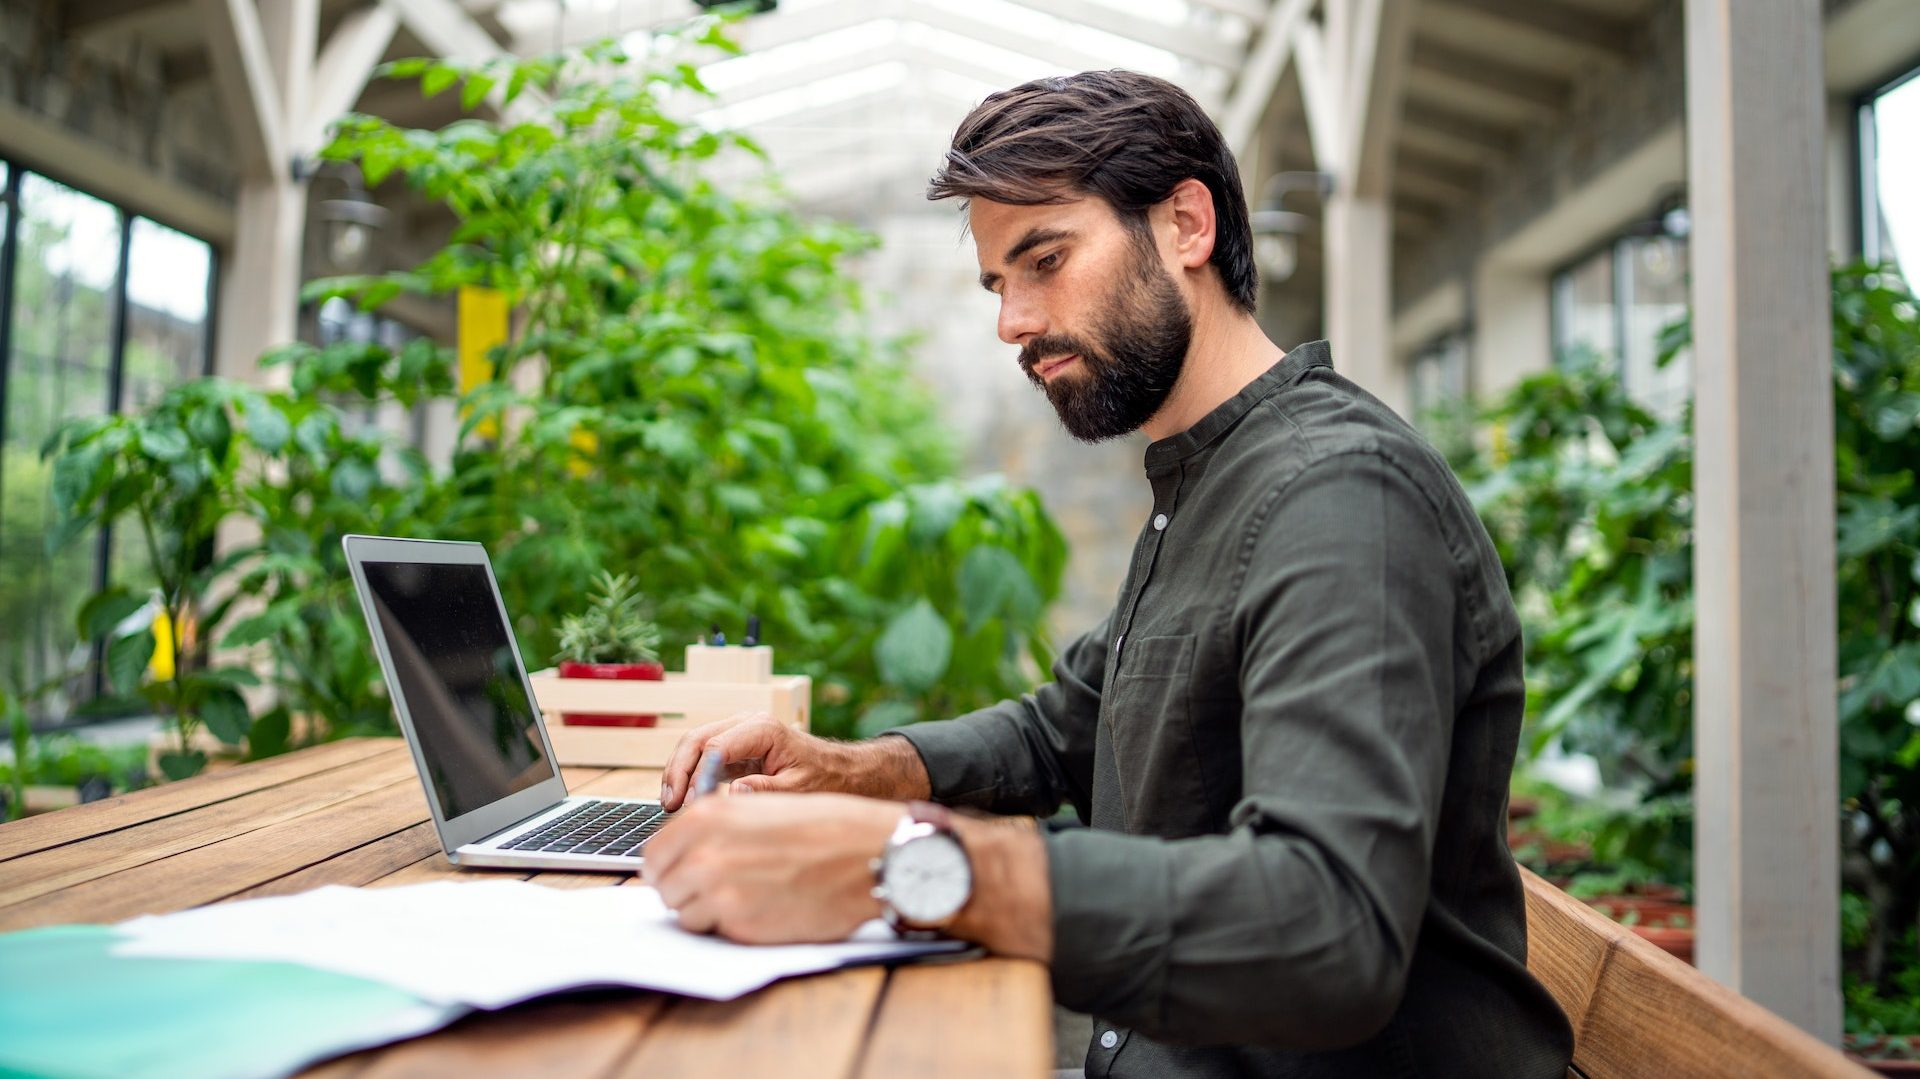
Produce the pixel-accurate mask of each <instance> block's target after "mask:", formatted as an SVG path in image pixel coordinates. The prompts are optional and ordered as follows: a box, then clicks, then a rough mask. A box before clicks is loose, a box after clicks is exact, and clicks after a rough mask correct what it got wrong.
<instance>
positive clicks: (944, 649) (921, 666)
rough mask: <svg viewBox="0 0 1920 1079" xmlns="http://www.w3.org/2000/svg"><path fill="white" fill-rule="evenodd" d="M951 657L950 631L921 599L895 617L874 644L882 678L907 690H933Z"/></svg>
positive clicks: (874, 651)
mask: <svg viewBox="0 0 1920 1079" xmlns="http://www.w3.org/2000/svg"><path fill="white" fill-rule="evenodd" d="M952 656H953V630H951V629H949V628H948V627H947V623H946V620H945V619H943V618H941V617H940V612H938V611H936V610H934V609H933V604H931V603H928V602H927V601H926V600H924V599H923V600H921V601H919V602H918V603H915V604H914V605H913V606H911V607H908V608H907V609H906V610H904V611H902V612H900V613H899V614H898V615H896V616H894V619H893V621H891V622H889V623H887V628H886V630H885V631H884V632H883V633H881V634H880V639H879V640H878V641H875V642H874V645H873V661H874V663H875V665H876V666H878V667H879V669H880V678H881V680H882V681H884V682H886V683H887V684H888V685H890V686H894V687H896V688H898V689H900V690H902V691H904V692H906V693H925V692H926V691H927V690H929V689H932V688H933V686H934V684H935V683H936V682H938V681H940V676H941V675H944V674H946V673H947V662H948V660H949V659H951V658H952Z"/></svg>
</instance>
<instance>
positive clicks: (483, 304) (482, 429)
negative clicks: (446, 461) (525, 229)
mask: <svg viewBox="0 0 1920 1079" xmlns="http://www.w3.org/2000/svg"><path fill="white" fill-rule="evenodd" d="M459 303H460V318H459V322H460V343H459V344H460V392H461V393H466V392H468V391H470V390H472V389H473V388H474V387H476V386H479V385H481V384H483V383H485V382H487V381H489V380H491V379H492V378H493V361H492V360H491V359H490V358H488V356H487V354H488V353H489V352H491V351H493V349H494V348H495V347H496V346H498V345H504V344H506V343H507V294H506V293H504V292H501V291H500V290H499V289H492V288H482V287H481V286H479V285H461V286H460V301H459ZM474 431H475V433H477V434H478V435H479V436H480V437H481V438H499V437H500V424H499V421H498V420H497V419H495V418H494V417H491V416H489V417H487V418H486V419H485V420H483V421H481V423H480V425H479V426H478V427H476V428H474Z"/></svg>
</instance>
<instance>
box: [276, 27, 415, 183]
mask: <svg viewBox="0 0 1920 1079" xmlns="http://www.w3.org/2000/svg"><path fill="white" fill-rule="evenodd" d="M399 27H400V17H399V16H398V15H395V14H394V13H393V9H392V8H390V7H388V6H386V5H385V4H383V3H375V4H373V5H372V6H370V7H365V8H362V9H360V10H359V11H355V12H353V13H351V14H349V15H348V16H347V17H346V18H345V19H344V20H342V21H341V23H340V25H339V27H338V28H336V29H335V30H334V32H333V37H332V38H330V39H329V40H328V41H327V46H326V48H325V49H323V50H322V51H321V53H320V60H319V62H318V63H317V64H315V65H314V75H313V96H312V99H311V100H310V101H309V102H308V105H307V109H306V114H305V115H304V116H303V117H301V120H300V123H299V125H298V126H297V127H296V128H295V135H294V152H295V153H298V154H302V155H305V154H312V153H314V152H316V151H318V150H319V148H320V147H321V145H322V144H323V143H325V141H326V138H327V126H328V125H329V124H331V123H333V122H334V121H335V120H337V119H339V118H340V117H341V116H342V115H343V114H345V113H347V112H348V111H350V110H351V109H352V108H353V105H354V102H356V101H358V100H360V95H361V93H363V92H364V91H365V90H366V88H367V80H368V79H370V78H371V77H372V76H373V69H374V68H375V67H377V66H379V64H380V58H381V57H382V56H385V55H386V52H387V46H388V45H390V44H392V42H393V35H394V31H396V30H398V29H399Z"/></svg>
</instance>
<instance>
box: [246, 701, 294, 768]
mask: <svg viewBox="0 0 1920 1079" xmlns="http://www.w3.org/2000/svg"><path fill="white" fill-rule="evenodd" d="M291 735H292V717H291V716H290V714H289V713H288V712H287V710H286V709H285V708H275V709H272V710H270V711H268V712H266V713H265V714H263V715H262V716H261V717H260V718H259V719H256V720H254V721H253V726H252V727H251V728H249V729H248V731H247V758H248V759H249V760H259V759H261V758H262V757H273V756H278V755H279V754H282V753H285V752H286V751H287V742H288V740H289V738H290V737H291Z"/></svg>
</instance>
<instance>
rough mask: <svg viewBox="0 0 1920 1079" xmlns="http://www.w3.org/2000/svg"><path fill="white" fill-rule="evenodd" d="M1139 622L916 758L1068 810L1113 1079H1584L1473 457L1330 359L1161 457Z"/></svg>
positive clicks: (1084, 955) (1085, 941) (1075, 953)
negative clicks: (1445, 454)
mask: <svg viewBox="0 0 1920 1079" xmlns="http://www.w3.org/2000/svg"><path fill="white" fill-rule="evenodd" d="M1146 471H1147V479H1148V481H1149V482H1150V483H1151V484H1152V487H1153V511H1152V516H1151V517H1150V518H1149V519H1148V521H1147V522H1146V525H1145V527H1144V528H1143V529H1142V530H1141V532H1140V538H1139V541H1138V542H1137V543H1136V544H1135V546H1134V553H1133V560H1132V564H1131V567H1130V569H1129V571H1128V574H1127V578H1126V582H1125V584H1124V585H1123V586H1122V588H1121V592H1120V599H1119V603H1118V604H1117V605H1116V606H1115V607H1114V610H1113V613H1112V614H1111V615H1109V616H1108V618H1107V620H1106V621H1105V622H1103V623H1102V624H1101V625H1100V626H1099V627H1098V628H1097V629H1095V630H1093V632H1091V633H1089V634H1087V635H1086V636H1084V637H1082V638H1080V639H1079V640H1077V641H1075V642H1074V643H1073V644H1072V645H1070V646H1068V647H1067V648H1066V649H1065V650H1064V652H1063V653H1062V654H1061V656H1060V659H1059V662H1058V663H1057V664H1056V665H1055V667H1054V672H1053V673H1054V681H1053V682H1051V683H1049V684H1047V685H1045V686H1042V687H1041V688H1040V689H1038V690H1036V691H1035V692H1033V693H1032V694H1029V695H1028V696H1026V697H1023V698H1021V699H1020V700H1018V701H1006V702H1002V703H1001V704H998V705H995V706H993V707H991V708H987V709H983V710H981V711H979V712H974V713H972V714H970V715H966V716H963V717H961V718H959V719H953V720H948V721H946V722H941V723H929V724H922V725H919V726H916V727H912V728H908V729H906V730H904V731H901V732H900V733H901V734H902V735H903V736H904V737H906V738H908V739H909V740H911V741H912V743H913V744H914V746H915V747H916V748H917V749H918V750H919V752H920V755H921V757H922V758H923V759H924V760H925V762H926V766H927V772H928V775H929V776H930V777H931V778H932V781H933V792H934V796H935V797H936V798H937V799H940V800H941V801H944V802H948V803H952V804H958V805H969V806H977V807H980V808H984V809H987V810H990V811H992V812H996V813H1023V814H1037V815H1047V814H1050V813H1053V812H1054V811H1055V810H1056V809H1058V808H1059V807H1060V806H1061V805H1063V804H1071V805H1072V806H1073V807H1074V809H1075V810H1077V811H1078V813H1079V816H1080V819H1081V820H1082V821H1083V822H1085V823H1087V824H1090V825H1091V827H1090V828H1066V829H1061V830H1057V831H1053V832H1050V833H1049V834H1048V835H1047V839H1046V843H1047V855H1048V860H1049V870H1048V872H1049V876H1050V878H1051V884H1052V892H1053V922H1054V924H1053V929H1054V958H1053V968H1052V970H1053V974H1052V977H1053V989H1054V995H1055V997H1056V998H1057V999H1058V1000H1059V1001H1060V1003H1062V1004H1064V1005H1066V1006H1067V1007H1070V1008H1073V1009H1075V1010H1078V1011H1084V1012H1088V1013H1091V1014H1092V1015H1093V1016H1095V1026H1094V1036H1093V1042H1092V1045H1091V1046H1090V1047H1089V1048H1088V1051H1087V1074H1088V1075H1089V1076H1107V1075H1116V1076H1156V1077H1157V1076H1243V1075H1244V1076H1252V1075H1260V1076H1319V1075H1329V1076H1331V1075H1340V1076H1348V1075H1353V1076H1398V1075H1423V1076H1451V1075H1461V1076H1465V1075H1489V1076H1491V1075H1499V1076H1564V1075H1565V1074H1566V1069H1567V1063H1568V1060H1569V1058H1570V1056H1571V1049H1572V1035H1571V1032H1570V1030H1569V1028H1568V1025H1567V1021H1566V1019H1565V1017H1564V1016H1563V1015H1562V1014H1561V1012H1560V1009H1559V1008H1558V1007H1557V1006H1556V1004H1555V1003H1554V1001H1553V998H1552V997H1551V996H1549V995H1548V994H1547V992H1546V990H1545V989H1543V988H1542V987H1541V986H1540V984H1539V983H1538V982H1537V981H1535V980H1534V978H1533V977H1532V976H1531V975H1530V974H1529V973H1528V972H1527V967H1526V918H1525V903H1524V900H1523V898H1522V893H1521V887H1520V879H1519V875H1518V872H1517V871H1516V870H1515V868H1514V863H1513V859H1512V857H1511V855H1510V854H1509V853H1508V851H1507V845H1506V831H1505V825H1506V797H1507V785H1508V781H1509V778H1510V775H1511V773H1512V770H1513V761H1514V752H1515V748H1516V745H1517V742H1518V738H1519V732H1520V719H1521V713H1522V706H1523V701H1524V687H1523V685H1522V681H1521V643H1520V627H1519V622H1518V619H1517V618H1516V616H1515V614H1514V609H1513V601H1512V599H1511V597H1510V596H1509V595H1508V592H1507V584H1506V579H1505V576H1504V575H1503V573H1502V571H1501V567H1500V561H1499V559H1498V557H1497V556H1496V555H1495V552H1494V549H1493V546H1492V544H1491V542H1490V541H1489V540H1488V538H1487V535H1486V532H1485V530H1484V529H1483V528H1482V527H1481V525H1480V522H1479V519H1478V517H1476V516H1475V514H1474V511H1473V508H1472V506H1471V505H1469V503H1468V501H1467V498H1466V496H1465V494H1464V493H1463V492H1462V491H1461V489H1460V486H1459V484H1458V482H1457V481H1456V480H1455V479H1454V478H1453V475H1452V473H1451V472H1450V471H1449V470H1448V469H1447V466H1446V463H1445V462H1444V461H1443V460H1442V459H1441V458H1440V456H1439V455H1438V454H1436V453H1435V452H1434V450H1433V449H1432V448H1431V447H1430V446H1428V445H1427V443H1426V442H1425V441H1424V440H1422V439H1421V438H1420V436H1419V435H1418V434H1416V433H1415V432H1414V431H1413V430H1412V429H1411V428H1409V427H1408V426H1407V425H1406V424H1405V423H1404V422H1402V421H1401V420H1400V419H1399V417H1397V416H1395V415H1394V414H1393V412H1392V411H1391V410H1389V409H1387V408H1386V407H1385V406H1383V405H1382V404H1380V402H1378V401H1376V400H1375V399H1374V398H1372V397H1370V396H1368V395H1367V394H1366V393H1365V392H1363V391H1361V390H1360V389H1358V388H1357V387H1355V386H1354V385H1353V384H1352V383H1350V382H1348V381H1347V380H1346V379H1344V378H1342V377H1340V376H1339V375H1337V374H1335V373H1334V372H1333V370H1332V368H1331V365H1330V363H1329V353H1328V349H1327V345H1326V344H1325V343H1324V342H1315V343H1313V344H1309V345H1303V346H1301V347H1300V348H1298V349H1295V350H1294V351H1293V352H1291V353H1289V354H1288V355H1287V357H1286V358H1285V359H1284V360H1282V361H1281V362H1280V363H1279V364H1277V365H1276V366H1275V367H1274V368H1273V369H1272V370H1270V371H1268V372H1267V373H1266V374H1264V375H1262V376H1261V377H1260V378H1258V379H1256V380H1255V381H1254V382H1253V383H1252V384H1251V385H1249V386H1248V387H1247V388H1246V389H1245V390H1243V391H1242V392H1241V393H1240V394H1239V395H1238V396H1236V397H1234V398H1233V399H1232V400H1230V401H1228V402H1226V403H1225V404H1223V405H1221V406H1220V407H1219V408H1217V409H1215V410H1214V411H1213V412H1211V413H1209V414H1208V415H1207V416H1206V417H1205V418H1203V419H1202V420H1200V421H1199V422H1198V423H1196V424H1195V425H1194V426H1193V427H1192V428H1190V429H1189V430H1187V431H1185V432H1183V433H1181V434H1178V435H1174V436H1172V437H1170V438H1167V439H1163V440H1161V441H1159V442H1155V443H1153V444H1152V445H1151V446H1149V447H1148V448H1147V454H1146Z"/></svg>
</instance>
